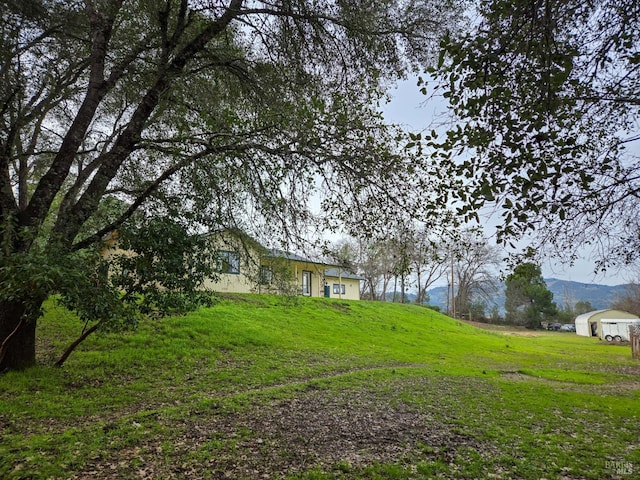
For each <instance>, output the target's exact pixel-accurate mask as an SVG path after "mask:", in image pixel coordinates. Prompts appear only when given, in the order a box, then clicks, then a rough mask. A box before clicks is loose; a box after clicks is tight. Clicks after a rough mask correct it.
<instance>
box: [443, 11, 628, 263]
mask: <svg viewBox="0 0 640 480" xmlns="http://www.w3.org/2000/svg"><path fill="white" fill-rule="evenodd" d="M477 7H478V8H477V13H478V20H477V21H476V22H475V23H474V28H472V29H470V30H468V31H466V32H464V33H463V34H462V35H451V36H449V37H447V38H446V39H445V40H444V42H443V50H442V55H441V57H440V59H439V62H438V65H437V67H434V68H433V69H432V74H433V75H434V76H435V77H436V79H437V83H438V84H439V88H440V91H441V92H442V93H443V94H444V96H445V97H446V98H447V99H448V101H449V104H450V108H451V110H452V112H453V113H454V114H455V115H456V117H457V118H458V123H459V125H458V126H457V128H453V129H451V130H450V131H449V132H448V134H447V136H446V138H445V139H444V140H442V141H437V142H436V143H437V144H438V146H440V147H445V150H444V152H449V153H443V151H439V152H438V155H439V156H440V157H441V158H442V160H443V161H444V162H447V163H449V168H450V171H451V173H452V175H455V176H456V177H459V178H463V179H464V182H465V186H466V188H465V189H464V190H459V191H458V192H457V194H456V195H457V198H459V199H461V200H463V202H465V205H466V208H463V209H462V210H461V213H463V214H466V215H468V216H470V215H473V214H474V213H475V212H476V211H477V209H478V208H481V207H482V206H485V205H497V206H498V208H499V211H500V212H501V217H502V219H501V225H500V228H499V235H500V236H501V238H502V239H503V240H504V241H507V242H509V241H513V240H514V239H518V238H519V237H520V236H521V235H522V234H525V233H532V232H534V233H535V235H536V236H537V239H538V241H539V243H540V244H542V245H547V246H550V247H551V249H552V251H554V249H555V251H556V252H557V253H559V254H560V255H561V256H566V255H567V254H568V253H575V251H576V247H579V246H583V245H585V244H589V243H594V242H593V239H594V238H600V239H602V240H600V241H599V242H600V243H596V244H595V247H596V249H597V252H598V254H599V259H600V266H601V267H606V266H607V265H609V264H620V263H626V262H629V261H632V260H634V259H636V258H637V252H638V251H640V250H639V249H638V248H637V247H638V238H639V237H638V222H637V218H638V213H640V212H639V211H638V205H640V203H639V202H638V193H639V192H640V183H639V179H640V162H639V161H638V156H637V154H635V153H634V149H635V150H637V143H638V139H639V137H638V125H637V116H638V107H639V106H640V97H639V96H638V92H639V91H640V88H639V87H640V56H639V53H638V51H639V45H640V44H639V42H640V7H639V6H638V2H635V1H630V0H624V1H613V0H611V1H604V2H596V3H594V2H582V1H573V0H572V1H560V0H544V1H538V0H516V1H511V0H509V1H507V0H482V1H480V2H478V6H477ZM452 153H453V155H452ZM460 154H462V155H460Z"/></svg>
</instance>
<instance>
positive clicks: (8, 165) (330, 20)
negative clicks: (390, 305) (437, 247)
mask: <svg viewBox="0 0 640 480" xmlns="http://www.w3.org/2000/svg"><path fill="white" fill-rule="evenodd" d="M454 4H455V2H447V1H443V2H439V1H438V2H436V1H431V0H415V1H392V0H375V1H339V0H335V1H333V0H322V1H313V2H312V1H304V0H271V1H253V0H246V1H243V0H84V1H80V0H75V1H73V0H72V1H61V0H60V1H58V0H49V1H45V0H23V1H18V0H5V1H3V2H2V8H1V9H0V19H1V20H0V30H1V31H2V36H1V38H0V42H1V44H0V239H1V242H0V247H1V251H2V256H1V257H0V345H1V347H0V370H4V369H7V368H22V367H26V366H28V365H31V364H33V362H34V361H35V341H34V339H35V328H36V320H37V318H38V316H39V313H40V308H41V305H42V302H43V301H44V300H45V299H46V298H47V297H48V296H49V295H50V294H51V293H59V294H60V295H61V296H62V298H63V299H64V298H66V299H69V298H72V299H75V303H74V302H71V304H72V306H75V307H76V308H79V309H82V308H84V310H83V312H84V314H85V315H86V314H88V312H90V311H91V308H90V307H91V306H90V305H89V306H87V305H84V307H82V305H79V302H80V303H81V302H82V298H84V299H85V300H95V301H96V302H98V301H100V302H102V303H101V305H102V306H105V305H106V306H108V305H111V304H113V299H114V295H117V294H118V291H117V290H118V289H117V288H115V287H116V286H115V285H113V284H112V283H110V282H111V280H110V279H109V277H108V276H106V274H105V272H106V270H105V268H104V265H103V264H102V261H101V260H100V256H99V255H96V254H95V252H96V251H99V250H100V248H103V241H104V239H105V237H107V236H108V235H109V234H113V232H115V231H125V230H126V229H127V224H129V223H134V224H135V225H138V226H140V225H145V224H146V222H148V221H149V218H151V217H154V218H170V219H173V220H177V221H179V222H181V223H182V226H183V227H184V229H187V230H188V229H191V231H196V230H197V228H198V226H200V227H201V228H203V226H204V227H206V228H214V227H223V226H230V225H235V226H239V227H242V228H246V229H248V230H250V231H251V233H255V230H259V229H260V228H261V227H264V226H266V225H268V226H269V227H271V228H276V229H278V231H279V232H280V233H284V234H285V235H284V236H289V237H292V236H295V234H296V232H297V228H298V227H300V225H302V224H304V223H306V222H307V221H309V220H310V219H311V218H312V215H311V209H310V204H309V199H310V198H312V197H313V198H320V199H321V202H322V203H321V205H320V208H316V210H320V213H319V215H318V216H319V220H318V221H319V222H320V225H321V226H323V227H332V226H336V225H339V224H344V225H346V227H345V228H346V230H350V229H354V228H359V229H361V230H366V229H369V228H374V224H375V221H376V220H380V219H384V217H385V215H387V216H392V215H393V213H394V212H396V211H398V210H399V209H402V210H404V211H411V212H413V213H414V214H416V215H420V214H425V215H424V216H426V214H427V213H428V211H427V210H428V209H427V206H428V204H429V202H424V201H422V202H420V201H419V200H418V199H419V198H420V196H422V199H424V198H426V197H427V195H428V190H429V189H430V184H429V183H428V182H427V181H426V179H427V177H428V174H429V171H428V170H429V168H430V167H429V165H427V164H426V163H421V162H420V161H419V160H418V159H417V158H411V157H410V156H407V155H402V154H399V152H398V151H396V150H394V148H393V145H394V144H395V143H397V140H398V137H397V136H398V135H399V132H394V131H391V130H390V129H388V128H387V127H386V126H385V125H384V124H383V122H382V119H381V115H380V114H379V112H378V110H377V104H378V103H379V102H380V101H382V100H383V99H384V91H385V88H386V87H387V86H389V85H390V84H391V82H393V80H394V79H396V78H398V77H401V76H403V75H404V73H405V72H406V71H407V70H408V69H411V68H415V67H417V66H419V65H424V62H425V61H427V60H428V52H430V51H431V48H430V45H431V43H432V42H433V41H434V40H435V39H437V38H438V36H439V34H440V33H441V32H442V29H443V28H444V27H445V26H447V25H448V24H450V23H451V21H452V18H453V16H454V15H455V14H456V9H455V5H454ZM400 153H402V152H400ZM316 213H317V212H316ZM134 220H135V221H134ZM135 225H134V227H135ZM172 225H173V224H172ZM136 228H137V227H136ZM129 230H135V228H130V229H129ZM165 243H166V244H167V245H168V244H171V241H169V242H165ZM91 252H94V253H93V254H92V253H91ZM78 285H81V286H82V289H80V290H82V292H83V293H82V295H79V294H78V292H79V291H80V290H79V287H78ZM105 292H107V293H109V295H111V296H110V297H109V298H110V300H109V301H107V300H106V299H105V298H104V295H105ZM100 299H102V300H100ZM85 303H86V302H85ZM98 310H100V309H97V308H96V309H94V311H96V312H97V311H98ZM102 310H105V309H104V308H103V309H102ZM106 310H108V309H106Z"/></svg>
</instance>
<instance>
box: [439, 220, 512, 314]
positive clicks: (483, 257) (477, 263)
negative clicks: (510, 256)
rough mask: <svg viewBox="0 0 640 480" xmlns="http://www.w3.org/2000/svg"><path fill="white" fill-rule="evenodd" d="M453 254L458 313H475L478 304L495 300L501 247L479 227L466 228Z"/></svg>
mask: <svg viewBox="0 0 640 480" xmlns="http://www.w3.org/2000/svg"><path fill="white" fill-rule="evenodd" d="M451 255H452V257H451V258H452V259H453V261H452V265H453V277H454V279H455V285H454V291H455V298H454V300H455V312H456V316H458V317H464V316H472V314H471V312H472V311H473V310H474V303H478V302H481V301H483V300H484V301H487V300H491V299H492V297H493V295H494V294H495V291H496V288H497V280H496V278H497V276H498V272H499V267H500V263H501V256H500V250H499V248H498V247H496V246H494V245H491V244H490V243H489V241H488V239H487V238H485V237H484V236H483V235H482V234H481V233H480V232H479V231H478V230H465V231H464V232H462V233H461V234H460V236H459V238H458V240H457V241H456V242H455V244H452V246H451ZM470 319H471V318H470Z"/></svg>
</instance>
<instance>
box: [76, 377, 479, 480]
mask: <svg viewBox="0 0 640 480" xmlns="http://www.w3.org/2000/svg"><path fill="white" fill-rule="evenodd" d="M160 421H161V420H160ZM172 429H173V430H174V431H176V432H179V433H178V434H176V435H175V437H173V438H171V439H154V440H152V441H148V442H146V443H144V444H143V445H138V446H136V447H135V448H131V449H126V450H122V451H120V452H118V453H117V454H115V455H114V456H113V457H112V458H104V459H102V460H99V461H96V462H93V463H92V465H91V466H90V467H88V468H86V469H85V470H84V471H83V472H82V473H79V474H78V475H77V476H76V477H75V478H78V479H111V478H114V479H115V478H190V479H199V478H214V479H218V478H229V479H261V478H265V479H266V478H269V479H273V478H281V477H283V476H284V475H287V474H292V473H296V472H300V471H307V470H309V469H312V468H322V469H323V470H329V471H330V470H332V469H336V468H351V467H357V466H365V465H371V464H374V463H378V462H393V461H402V460H403V459H404V458H408V457H409V456H411V455H412V454H415V452H416V451H417V449H419V448H420V446H428V453H426V454H425V455H427V456H423V458H422V459H423V460H426V459H428V456H432V457H437V458H439V459H441V460H444V461H446V460H447V458H453V457H454V456H455V453H456V450H457V449H458V448H459V447H461V446H467V447H473V448H480V446H479V445H476V444H475V441H474V440H473V439H472V438H467V437H465V436H463V435H460V434H456V433H452V432H451V431H450V430H449V429H448V428H447V427H446V426H445V425H443V424H442V423H441V422H439V421H437V420H436V419H434V418H432V417H431V416H430V415H428V414H425V413H421V412H419V411H417V410H416V409H415V408H412V407H410V406H409V405H407V404H405V403H403V402H399V401H397V400H394V401H393V402H387V401H385V400H384V399H382V400H381V397H380V395H376V394H375V393H374V392H369V391H357V392H355V393H354V392H347V393H335V392H330V391H326V390H319V389H316V388H313V387H310V388H309V389H307V390H306V391H304V392H300V393H299V394H298V395H297V396H295V397H294V398H286V399H275V400H274V401H273V402H272V403H271V404H268V405H261V406H256V407H254V408H251V409H249V411H247V412H244V413H240V414H220V415H215V414H211V412H205V413H204V414H200V415H198V414H194V415H191V416H188V417H187V418H185V419H184V420H182V421H181V422H179V424H177V425H176V424H174V425H173V426H172ZM167 443H170V444H171V447H170V448H167ZM178 459H179V460H178ZM175 460H178V461H175Z"/></svg>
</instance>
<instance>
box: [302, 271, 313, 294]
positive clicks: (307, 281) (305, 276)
mask: <svg viewBox="0 0 640 480" xmlns="http://www.w3.org/2000/svg"><path fill="white" fill-rule="evenodd" d="M302 295H306V296H308V297H310V296H311V272H308V271H306V270H304V271H303V272H302Z"/></svg>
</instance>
